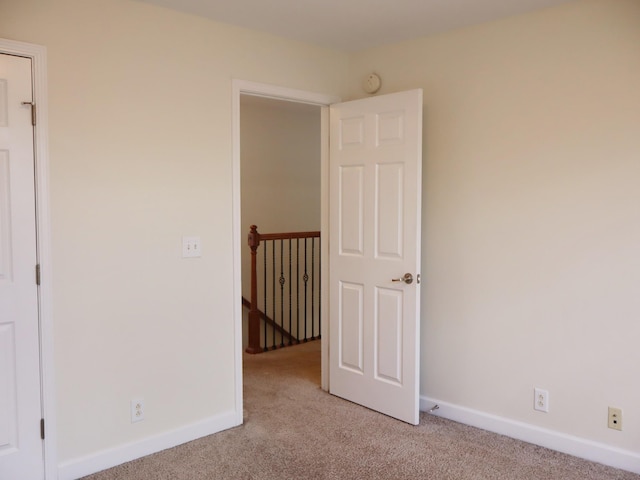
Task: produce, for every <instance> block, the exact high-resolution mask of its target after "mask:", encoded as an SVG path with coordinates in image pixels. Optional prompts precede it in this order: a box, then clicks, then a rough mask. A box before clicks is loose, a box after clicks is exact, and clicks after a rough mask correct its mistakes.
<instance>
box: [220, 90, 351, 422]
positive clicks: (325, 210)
mask: <svg viewBox="0 0 640 480" xmlns="http://www.w3.org/2000/svg"><path fill="white" fill-rule="evenodd" d="M243 94H244V95H255V96H260V97H268V98H273V99H276V100H287V101H293V102H298V103H306V104H310V105H318V106H320V107H322V108H321V120H320V124H321V127H320V138H321V147H320V217H321V220H320V232H321V235H322V238H323V239H325V240H324V241H323V242H322V248H321V255H322V263H321V265H320V271H321V275H322V283H321V288H322V291H323V292H326V293H325V294H324V295H322V303H321V308H322V314H321V322H322V329H321V331H320V334H321V336H322V338H323V340H324V341H323V342H322V388H323V389H324V390H329V341H328V340H329V322H328V313H329V295H328V292H329V275H328V272H329V270H328V265H329V263H328V262H329V242H328V238H329V236H328V235H329V105H331V104H332V103H337V102H339V101H340V98H339V97H337V96H334V95H328V94H321V93H315V92H308V91H304V90H295V89H291V88H286V87H280V86H276V85H269V84H265V83H256V82H249V81H245V80H233V82H232V107H231V112H232V113H231V117H232V126H231V132H232V136H233V140H232V156H233V173H232V177H233V180H232V182H233V185H232V195H233V199H232V215H233V292H234V295H233V298H234V302H233V309H234V310H233V317H234V327H235V329H234V332H235V346H234V349H235V379H236V405H235V408H236V415H238V417H237V419H236V420H237V422H238V424H241V423H242V275H241V272H242V268H241V260H240V258H241V248H243V247H244V246H245V245H244V242H243V240H244V239H245V237H246V234H247V232H243V231H241V227H242V226H241V224H240V213H241V208H240V180H241V179H240V95H243Z"/></svg>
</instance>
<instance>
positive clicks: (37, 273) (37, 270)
mask: <svg viewBox="0 0 640 480" xmlns="http://www.w3.org/2000/svg"><path fill="white" fill-rule="evenodd" d="M36 285H40V264H37V265H36Z"/></svg>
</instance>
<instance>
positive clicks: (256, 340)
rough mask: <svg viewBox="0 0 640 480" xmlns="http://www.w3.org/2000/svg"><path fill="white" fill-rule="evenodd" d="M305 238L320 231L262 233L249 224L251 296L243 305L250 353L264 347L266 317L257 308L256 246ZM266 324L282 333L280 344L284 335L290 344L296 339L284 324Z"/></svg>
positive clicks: (318, 235)
mask: <svg viewBox="0 0 640 480" xmlns="http://www.w3.org/2000/svg"><path fill="white" fill-rule="evenodd" d="M307 238H320V232H319V231H308V232H285V233H266V234H263V233H259V232H258V227H257V226H256V225H251V228H250V231H249V235H248V239H247V243H248V245H249V248H250V249H251V296H250V300H249V301H248V302H247V304H248V305H247V304H245V306H248V307H249V326H248V336H249V342H248V346H247V348H246V350H245V351H246V352H247V353H251V354H254V353H261V352H263V351H265V349H266V347H265V348H262V347H261V346H260V320H261V319H265V318H268V317H267V316H266V313H264V312H261V311H260V310H259V309H258V280H257V251H258V247H259V246H260V243H261V242H264V241H277V240H281V241H282V240H289V241H290V240H295V239H307ZM289 243H290V242H289ZM305 245H306V240H305ZM305 258H306V257H305ZM305 276H306V273H305ZM281 281H284V279H281ZM305 282H306V279H305ZM281 285H282V284H281ZM305 288H306V287H305ZM312 295H313V292H312ZM312 298H313V297H312ZM312 301H313V300H312ZM290 323H291V322H290ZM267 324H269V325H271V327H272V328H274V330H275V331H278V332H279V333H280V334H282V339H283V342H282V345H281V346H284V337H285V336H286V337H287V338H288V341H289V344H290V345H291V344H292V343H293V342H294V341H296V339H295V338H293V336H292V334H291V332H287V331H286V330H285V329H284V328H283V327H284V325H277V324H276V322H274V321H273V320H272V321H271V322H268V321H267ZM274 325H275V326H274ZM283 332H284V333H283ZM265 334H266V333H265ZM312 338H314V337H313V334H312ZM306 340H307V338H306V323H305V339H304V341H306Z"/></svg>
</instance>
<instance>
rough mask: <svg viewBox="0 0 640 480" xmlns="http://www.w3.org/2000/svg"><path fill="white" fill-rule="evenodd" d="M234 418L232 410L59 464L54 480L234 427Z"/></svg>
mask: <svg viewBox="0 0 640 480" xmlns="http://www.w3.org/2000/svg"><path fill="white" fill-rule="evenodd" d="M237 417H238V416H237V414H236V412H235V411H231V412H227V413H223V414H220V415H216V416H215V417H211V418H208V419H206V420H202V421H200V422H197V423H193V424H191V425H186V426H184V427H181V428H178V429H175V430H171V431H168V432H165V433H161V434H159V435H154V436H153V437H147V438H143V439H141V440H139V441H136V442H131V443H127V444H124V445H120V446H118V447H115V448H110V449H107V450H102V451H100V452H96V453H94V454H91V455H87V456H86V457H81V458H76V459H73V460H69V461H66V462H63V463H61V464H60V465H58V480H76V479H77V478H80V477H84V476H86V475H90V474H92V473H96V472H99V471H101V470H105V469H107V468H111V467H115V466H116V465H120V464H122V463H125V462H130V461H131V460H135V459H136V458H140V457H144V456H146V455H151V454H152V453H156V452H159V451H161V450H165V449H167V448H172V447H175V446H178V445H181V444H183V443H187V442H190V441H192V440H196V439H198V438H201V437H206V436H207V435H211V434H213V433H217V432H220V431H222V430H226V429H228V428H231V427H235V426H237V425H238V418H237Z"/></svg>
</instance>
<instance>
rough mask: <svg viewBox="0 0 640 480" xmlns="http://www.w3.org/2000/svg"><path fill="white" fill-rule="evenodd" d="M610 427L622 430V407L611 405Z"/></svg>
mask: <svg viewBox="0 0 640 480" xmlns="http://www.w3.org/2000/svg"><path fill="white" fill-rule="evenodd" d="M608 426H609V428H613V429H614V430H622V409H621V408H616V407H609V425H608Z"/></svg>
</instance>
